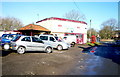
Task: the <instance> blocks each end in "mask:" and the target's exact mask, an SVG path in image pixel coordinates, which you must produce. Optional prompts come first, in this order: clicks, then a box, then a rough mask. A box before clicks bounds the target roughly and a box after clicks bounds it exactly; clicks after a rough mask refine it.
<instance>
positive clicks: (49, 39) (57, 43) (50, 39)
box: [39, 34, 70, 50]
mask: <svg viewBox="0 0 120 77" xmlns="http://www.w3.org/2000/svg"><path fill="white" fill-rule="evenodd" d="M39 38H40V39H41V40H42V41H44V42H45V43H48V44H50V45H51V46H52V47H53V48H57V49H58V50H63V49H69V48H70V44H67V43H65V42H64V41H62V40H58V38H57V37H54V36H53V35H44V34H43V35H42V34H41V35H39Z"/></svg>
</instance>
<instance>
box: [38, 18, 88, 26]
mask: <svg viewBox="0 0 120 77" xmlns="http://www.w3.org/2000/svg"><path fill="white" fill-rule="evenodd" d="M46 20H61V21H70V22H77V23H82V24H86V25H87V23H86V22H84V21H77V20H70V19H64V18H57V17H51V18H46V19H43V20H40V21H37V22H36V23H39V22H42V21H46Z"/></svg>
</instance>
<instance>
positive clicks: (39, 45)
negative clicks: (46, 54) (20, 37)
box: [32, 37, 45, 51]
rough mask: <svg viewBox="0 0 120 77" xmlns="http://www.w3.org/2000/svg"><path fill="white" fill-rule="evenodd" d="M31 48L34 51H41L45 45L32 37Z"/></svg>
mask: <svg viewBox="0 0 120 77" xmlns="http://www.w3.org/2000/svg"><path fill="white" fill-rule="evenodd" d="M32 47H33V50H34V51H43V50H45V44H44V43H43V41H42V40H40V39H39V38H37V37H32Z"/></svg>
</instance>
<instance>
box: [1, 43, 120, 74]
mask: <svg viewBox="0 0 120 77" xmlns="http://www.w3.org/2000/svg"><path fill="white" fill-rule="evenodd" d="M88 47H89V46H84V45H76V46H75V47H72V48H70V49H69V50H63V51H57V50H54V52H53V53H50V54H47V53H43V52H27V53H25V54H22V55H19V54H17V53H14V52H3V53H2V54H3V55H2V56H1V57H2V75H119V73H120V72H119V64H118V63H116V62H114V61H112V59H110V58H106V57H103V56H100V54H99V55H97V54H95V53H90V52H86V51H85V52H84V51H83V50H84V49H85V48H88ZM106 47H107V46H106ZM101 48H102V47H101ZM101 48H100V49H101ZM88 49H89V48H88ZM100 49H99V48H98V49H96V52H97V51H98V52H100V51H99V50H100ZM103 49H104V48H103ZM102 52H103V50H102Z"/></svg>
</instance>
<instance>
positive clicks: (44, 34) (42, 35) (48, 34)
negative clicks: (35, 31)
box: [39, 34, 53, 36]
mask: <svg viewBox="0 0 120 77" xmlns="http://www.w3.org/2000/svg"><path fill="white" fill-rule="evenodd" d="M39 36H53V35H49V34H40V35H39Z"/></svg>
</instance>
